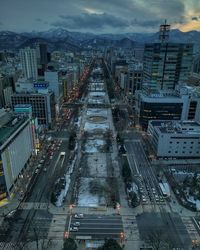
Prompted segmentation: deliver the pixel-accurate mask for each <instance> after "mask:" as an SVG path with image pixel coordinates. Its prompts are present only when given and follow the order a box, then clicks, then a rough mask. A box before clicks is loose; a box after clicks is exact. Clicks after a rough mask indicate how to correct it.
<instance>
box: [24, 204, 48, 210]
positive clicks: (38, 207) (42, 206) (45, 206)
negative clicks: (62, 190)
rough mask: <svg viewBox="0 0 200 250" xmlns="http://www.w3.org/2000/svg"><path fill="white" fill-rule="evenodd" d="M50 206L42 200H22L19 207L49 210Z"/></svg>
mask: <svg viewBox="0 0 200 250" xmlns="http://www.w3.org/2000/svg"><path fill="white" fill-rule="evenodd" d="M48 208H49V203H41V202H22V203H21V204H20V205H19V209H23V210H30V209H36V210H47V209H48Z"/></svg>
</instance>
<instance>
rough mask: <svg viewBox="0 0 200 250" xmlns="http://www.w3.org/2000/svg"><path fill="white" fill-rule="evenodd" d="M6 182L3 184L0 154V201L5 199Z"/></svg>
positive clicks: (3, 177)
mask: <svg viewBox="0 0 200 250" xmlns="http://www.w3.org/2000/svg"><path fill="white" fill-rule="evenodd" d="M6 190H7V188H6V182H5V176H4V172H3V163H2V158H1V153H0V200H2V199H4V198H6V196H7V193H6Z"/></svg>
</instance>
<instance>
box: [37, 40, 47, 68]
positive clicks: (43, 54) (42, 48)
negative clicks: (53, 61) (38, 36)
mask: <svg viewBox="0 0 200 250" xmlns="http://www.w3.org/2000/svg"><path fill="white" fill-rule="evenodd" d="M38 46H39V55H40V64H44V65H46V64H47V63H48V57H47V44H46V43H40V44H39V45H38Z"/></svg>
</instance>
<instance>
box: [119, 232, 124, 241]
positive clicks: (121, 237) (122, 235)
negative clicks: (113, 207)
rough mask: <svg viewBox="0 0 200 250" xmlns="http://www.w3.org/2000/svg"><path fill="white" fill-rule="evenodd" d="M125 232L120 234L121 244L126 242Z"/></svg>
mask: <svg viewBox="0 0 200 250" xmlns="http://www.w3.org/2000/svg"><path fill="white" fill-rule="evenodd" d="M124 237H125V235H124V232H120V235H119V238H120V242H121V243H122V242H123V241H124Z"/></svg>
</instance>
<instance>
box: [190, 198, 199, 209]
mask: <svg viewBox="0 0 200 250" xmlns="http://www.w3.org/2000/svg"><path fill="white" fill-rule="evenodd" d="M187 200H188V201H190V202H192V203H193V204H196V208H197V211H200V200H194V197H193V196H189V197H188V198H187Z"/></svg>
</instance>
